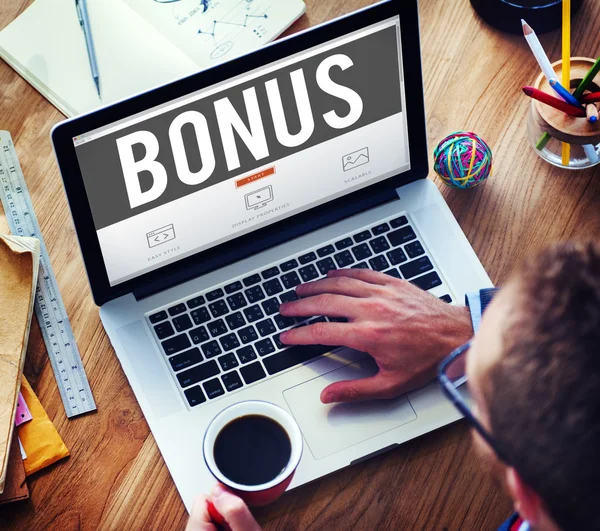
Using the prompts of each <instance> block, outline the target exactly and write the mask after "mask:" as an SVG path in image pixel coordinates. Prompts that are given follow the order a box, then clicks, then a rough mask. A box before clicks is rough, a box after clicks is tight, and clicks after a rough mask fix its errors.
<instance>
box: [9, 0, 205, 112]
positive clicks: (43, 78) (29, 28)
mask: <svg viewBox="0 0 600 531" xmlns="http://www.w3.org/2000/svg"><path fill="white" fill-rule="evenodd" d="M88 12H89V15H90V20H91V26H92V35H93V39H94V45H95V49H96V57H97V60H98V70H99V73H100V87H101V94H102V98H101V99H100V98H99V97H98V93H97V91H96V86H95V84H94V81H93V79H92V74H91V70H90V64H89V60H88V55H87V51H86V45H85V38H84V34H83V30H82V29H81V26H80V25H79V20H78V18H77V11H76V9H75V1H74V0H36V1H35V2H34V3H33V4H32V5H31V6H30V7H29V8H28V9H27V10H26V11H25V12H24V13H23V14H21V16H19V17H18V18H17V19H16V20H15V21H13V22H12V23H11V24H9V25H8V26H7V27H6V28H5V29H4V30H3V31H2V32H0V56H2V57H3V58H4V59H5V60H6V61H7V62H8V63H9V64H10V65H11V66H12V67H13V68H15V70H16V71H17V72H19V74H21V75H22V76H23V77H24V78H25V79H26V80H27V81H29V82H30V83H31V84H32V85H33V86H34V87H35V88H36V89H37V90H39V91H40V92H41V93H42V94H43V95H44V96H45V97H47V98H48V99H49V100H50V101H51V103H53V104H54V105H55V106H56V107H57V108H58V109H59V110H60V111H61V112H63V113H64V114H66V115H67V116H73V115H76V114H80V113H84V112H88V111H91V110H93V109H95V108H97V107H100V106H102V105H106V104H109V103H113V102H115V101H117V100H120V99H123V98H126V97H128V96H131V95H133V94H136V93H138V92H143V91H146V90H148V89H150V88H152V87H155V86H157V85H161V84H164V83H167V82H169V81H171V80H173V79H177V78H179V77H183V76H186V75H189V74H191V73H193V72H195V71H197V70H198V68H197V67H196V65H195V64H194V63H193V62H192V61H191V60H190V59H189V58H187V57H186V56H185V55H184V54H183V53H182V52H181V51H180V50H179V49H178V48H177V47H175V46H174V45H172V44H171V43H170V42H169V41H168V40H167V39H165V38H164V37H163V36H162V35H161V34H160V33H158V32H157V31H156V30H154V28H153V27H152V26H151V25H150V24H148V23H147V22H146V21H145V20H144V19H142V18H141V17H139V16H138V15H136V14H135V13H134V12H133V11H132V10H130V9H128V8H127V7H126V6H124V5H123V3H122V2H121V1H120V0H88Z"/></svg>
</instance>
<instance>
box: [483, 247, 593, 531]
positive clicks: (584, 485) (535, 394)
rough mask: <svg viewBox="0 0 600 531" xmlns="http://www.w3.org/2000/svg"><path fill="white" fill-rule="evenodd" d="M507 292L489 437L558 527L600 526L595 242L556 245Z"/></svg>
mask: <svg viewBox="0 0 600 531" xmlns="http://www.w3.org/2000/svg"><path fill="white" fill-rule="evenodd" d="M512 287H513V288H515V291H517V292H518V294H517V298H516V301H515V303H514V313H513V317H511V318H510V322H508V323H507V324H506V328H505V330H504V333H503V355H502V358H501V360H500V361H499V362H498V363H497V364H496V365H495V366H494V367H493V368H492V369H491V370H490V374H489V377H490V383H491V385H490V387H489V393H490V394H489V398H488V409H489V414H490V422H491V429H492V433H493V434H494V438H495V439H496V440H497V442H498V446H499V448H500V449H501V450H502V451H503V452H504V454H505V455H506V457H507V459H508V461H509V463H508V464H510V465H511V466H514V467H515V469H516V470H517V472H518V473H519V475H520V476H521V477H522V479H523V480H524V481H525V483H526V484H527V485H529V486H530V487H531V488H533V489H534V490H535V491H536V492H537V493H538V495H539V496H540V497H541V499H542V500H543V502H544V504H545V506H546V509H547V510H548V512H549V514H550V515H551V517H552V518H553V520H554V521H555V522H556V524H557V525H558V526H560V527H561V529H563V530H565V531H571V530H581V529H600V499H599V497H598V495H599V493H600V487H599V485H600V245H599V244H595V243H588V244H577V243H563V244H558V245H554V246H553V247H550V248H549V249H547V250H546V251H544V252H542V253H541V254H539V255H537V256H536V257H534V258H531V259H529V260H528V261H526V263H525V264H524V266H523V267H522V268H521V269H520V270H519V273H518V274H517V276H516V277H515V278H514V282H513V286H512Z"/></svg>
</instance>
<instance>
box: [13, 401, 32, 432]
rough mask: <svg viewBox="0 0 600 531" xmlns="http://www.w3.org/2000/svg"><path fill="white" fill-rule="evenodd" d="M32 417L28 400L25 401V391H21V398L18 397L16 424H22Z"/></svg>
mask: <svg viewBox="0 0 600 531" xmlns="http://www.w3.org/2000/svg"><path fill="white" fill-rule="evenodd" d="M32 418H33V417H32V416H31V411H29V408H28V407H27V402H25V399H24V398H23V393H19V398H18V399H17V414H16V415H15V426H20V425H21V424H23V423H24V422H27V421H29V420H31V419H32Z"/></svg>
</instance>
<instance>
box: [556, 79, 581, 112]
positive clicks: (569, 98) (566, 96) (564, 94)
mask: <svg viewBox="0 0 600 531" xmlns="http://www.w3.org/2000/svg"><path fill="white" fill-rule="evenodd" d="M550 86H551V87H552V89H553V90H554V91H555V92H556V93H557V94H558V95H559V96H560V97H561V98H562V99H563V100H565V101H566V102H567V103H569V104H571V105H574V106H575V107H581V103H579V101H577V100H576V99H575V98H574V97H573V94H571V93H570V92H569V91H568V90H567V89H566V88H565V87H563V86H562V85H561V84H560V83H559V82H558V79H551V80H550Z"/></svg>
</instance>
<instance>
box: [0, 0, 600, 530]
mask: <svg viewBox="0 0 600 531" xmlns="http://www.w3.org/2000/svg"><path fill="white" fill-rule="evenodd" d="M29 3H30V0H19V1H17V0H0V28H2V27H4V26H5V25H6V24H8V23H9V22H11V21H12V20H13V19H14V18H15V17H16V16H17V15H18V14H19V13H20V12H22V11H23V10H24V9H25V8H26V7H27V5H28V4H29ZM370 3H371V2H370V1H369V0H307V1H306V4H307V14H306V15H305V16H304V17H303V18H302V19H301V20H300V21H298V22H297V23H296V24H295V25H294V26H293V27H292V29H291V31H292V32H293V31H297V30H300V29H304V28H306V27H308V26H312V25H315V24H318V23H320V22H322V21H325V20H330V19H332V18H334V17H336V16H338V15H342V14H344V13H347V12H349V11H352V10H354V9H357V8H360V7H363V6H365V5H368V4H370ZM594 3H595V2H594V0H586V2H585V5H584V7H583V8H582V10H581V12H580V13H579V14H578V16H577V17H576V18H575V19H574V25H573V43H572V49H573V54H574V55H585V56H588V57H596V56H598V55H599V54H600V41H598V40H597V39H596V38H595V37H596V36H597V35H598V33H599V32H600V10H598V9H594V8H593V4H594ZM420 4H421V5H420V12H421V27H422V48H423V65H424V79H425V97H426V108H427V133H428V138H429V148H430V152H431V151H432V150H433V148H434V146H435V144H436V142H437V141H439V140H440V139H441V138H442V137H443V136H445V135H446V134H448V133H450V132H452V131H455V130H460V129H463V130H472V131H476V132H477V133H478V134H480V135H481V136H482V137H483V138H485V139H486V140H487V141H488V143H489V144H490V145H491V146H492V149H493V152H494V156H495V160H494V166H495V172H494V175H493V177H492V178H491V179H490V180H489V182H487V183H486V184H485V185H483V186H481V187H479V188H478V189H474V190H470V191H457V190H450V189H448V188H445V187H443V185H442V184H441V183H440V181H439V179H436V183H437V184H438V185H439V186H440V187H441V189H442V192H443V194H444V197H445V198H446V200H447V201H448V203H449V204H450V207H451V208H452V211H453V212H454V214H455V216H456V217H457V218H458V221H459V223H460V225H461V227H462V228H463V230H464V231H465V233H466V235H467V237H468V239H469V241H470V242H471V244H472V245H473V247H474V249H475V251H476V252H477V254H478V255H479V257H480V259H481V261H482V263H483V265H484V266H485V268H486V269H487V271H488V272H489V274H490V276H491V278H492V280H493V281H494V282H495V283H502V282H503V281H504V280H505V279H506V278H507V277H508V276H509V274H510V273H511V271H512V269H513V267H514V265H515V264H516V263H518V262H519V261H520V260H521V259H522V257H523V256H524V255H525V254H527V253H530V252H533V251H535V250H538V249H541V248H542V247H544V246H545V245H547V244H549V243H551V242H554V241H557V240H561V239H567V238H586V237H590V236H592V235H597V234H599V233H600V209H599V208H598V205H599V202H600V197H599V196H600V172H599V171H598V170H587V171H581V172H567V171H563V170H560V169H557V168H554V167H552V166H550V165H548V164H546V163H545V162H543V161H542V160H541V159H539V158H538V157H537V156H536V155H535V154H534V152H533V150H532V148H531V147H530V146H529V145H528V143H527V141H526V117H527V111H528V101H527V98H525V97H524V96H522V95H521V92H520V87H521V86H522V85H525V84H531V83H532V82H533V80H534V79H535V78H536V76H537V74H538V67H537V65H536V63H535V61H534V59H533V57H532V56H531V54H530V52H529V49H528V48H527V45H526V43H525V41H524V39H523V38H522V37H520V36H509V35H506V34H503V33H500V32H498V31H496V30H494V29H492V28H490V27H488V26H486V25H485V24H484V23H482V22H481V21H480V20H479V19H478V18H477V17H476V15H475V14H474V13H473V11H472V9H471V6H470V4H469V2H468V0H446V1H440V0H421V2H420ZM542 42H543V44H544V46H545V47H546V50H547V52H548V54H549V56H550V58H551V59H552V60H556V59H559V58H560V36H559V34H558V32H555V33H551V34H549V35H545V36H543V37H542ZM62 118H63V116H62V115H61V114H60V113H59V112H58V111H57V110H56V109H54V107H52V106H51V105H50V104H49V103H48V102H47V101H46V100H45V99H44V98H43V97H42V96H40V95H39V94H38V93H37V92H36V91H35V90H34V89H33V88H32V87H31V86H29V85H28V84H27V83H26V82H25V81H23V79H21V78H20V77H19V76H18V75H17V74H16V73H15V72H14V71H13V70H12V69H11V68H10V67H9V66H8V65H6V64H4V63H1V64H0V128H1V129H6V130H8V131H10V132H11V134H12V136H13V139H14V141H15V144H16V147H17V151H18V153H19V157H20V161H21V164H22V167H23V170H24V173H25V176H26V179H27V183H28V187H29V190H30V192H31V195H32V198H33V202H34V205H35V208H36V211H37V215H38V218H39V221H40V224H41V228H42V232H43V234H44V237H45V241H46V245H47V247H48V251H49V253H50V256H51V259H52V262H53V265H54V269H55V271H56V274H57V277H58V283H59V285H60V289H61V292H62V296H63V298H64V300H65V304H66V306H67V311H68V313H69V315H70V317H71V321H72V324H73V329H74V331H75V336H76V339H77V343H78V345H79V348H80V350H81V352H82V357H83V362H84V365H85V368H86V370H87V374H88V376H89V380H90V384H91V387H92V390H93V392H94V396H95V398H96V402H97V405H98V412H97V413H95V414H92V415H88V416H85V417H82V418H77V419H74V420H67V418H66V416H65V413H64V410H63V406H62V402H61V400H60V396H59V393H58V390H57V386H56V382H55V380H54V376H53V373H52V369H51V367H50V364H49V363H48V359H47V356H46V352H45V348H44V344H43V341H42V340H41V335H40V332H39V328H38V326H37V323H34V325H33V327H32V332H31V340H30V346H29V350H28V355H27V362H26V369H25V373H26V375H27V377H28V378H29V379H30V381H31V383H32V385H33V386H34V389H35V390H36V392H37V393H38V395H39V397H40V399H41V401H42V403H43V404H44V406H45V407H46V410H47V412H48V414H49V416H50V418H51V419H52V420H53V421H54V423H55V425H56V427H57V429H58V431H59V432H60V434H61V435H62V437H63V439H64V440H65V442H66V444H67V446H68V447H69V449H70V451H71V457H70V458H69V459H67V460H64V461H62V462H60V463H58V464H56V465H54V466H53V467H50V469H47V470H45V471H42V472H41V473H39V474H37V475H35V476H34V477H32V478H30V479H29V488H30V491H31V498H30V500H28V501H26V502H21V503H18V504H13V505H11V506H7V507H2V508H0V528H1V529H5V530H6V529H27V530H29V531H34V530H46V529H57V530H61V531H68V530H75V529H86V530H88V529H89V530H95V529H119V530H121V529H122V530H125V529H127V530H130V529H131V530H133V529H183V527H184V525H185V522H186V521H187V515H186V512H185V509H184V506H183V503H182V502H181V500H180V498H179V496H178V494H177V491H176V489H175V486H174V484H173V481H172V480H171V478H170V476H169V473H168V471H167V469H166V467H165V465H164V463H163V460H162V458H161V456H160V453H159V451H158V449H157V446H156V444H155V442H154V439H153V437H152V435H151V433H150V430H149V428H148V425H147V423H146V421H145V420H144V417H143V416H142V413H141V411H140V408H139V406H138V404H137V402H136V399H135V397H134V395H133V392H132V390H131V388H130V387H129V385H128V383H127V380H126V379H125V375H124V374H123V371H122V370H121V367H120V365H119V363H118V361H117V358H116V356H115V355H114V353H113V349H112V348H111V345H110V343H109V341H108V338H107V336H106V334H105V332H104V330H103V328H102V325H101V323H100V318H99V315H98V308H97V307H96V306H95V305H94V302H93V301H92V297H91V295H90V291H89V288H88V285H87V280H86V275H85V271H84V267H83V262H82V259H81V255H80V252H79V248H78V245H77V241H76V237H75V232H74V229H73V225H72V222H71V217H70V214H69V211H68V208H67V202H66V198H65V195H64V192H63V189H62V184H61V179H60V176H59V173H58V169H57V166H56V163H55V161H54V157H53V154H52V150H51V146H50V140H49V132H50V129H51V127H52V126H53V125H54V124H55V123H56V122H58V121H60V120H61V119H62ZM432 178H433V176H432ZM0 212H1V209H0ZM6 231H7V225H6V220H5V218H4V216H3V214H0V232H6ZM34 321H35V319H34ZM510 510H511V505H510V503H509V501H508V500H507V499H506V497H505V496H504V495H503V494H501V493H500V492H499V490H498V489H497V487H496V485H495V483H494V482H493V481H492V480H491V479H490V477H488V475H487V474H486V472H485V471H484V470H482V469H481V467H480V464H479V463H478V462H477V460H476V458H475V455H474V453H473V451H472V449H471V447H470V439H469V432H468V430H467V427H466V425H465V424H464V423H462V422H459V423H457V424H455V425H452V426H450V427H447V428H445V429H442V430H439V431H438V432H435V433H430V434H428V435H426V436H424V437H422V438H420V439H418V440H415V441H412V442H410V443H408V444H405V445H403V446H401V447H399V448H398V449H396V450H394V451H393V452H390V453H388V454H385V455H382V456H379V457H377V458H374V459H372V460H370V461H368V462H366V463H364V464H361V465H358V466H354V467H351V468H348V469H345V470H342V471H339V472H337V473H335V474H332V475H331V476H328V477H326V478H323V479H322V480H320V481H317V482H315V483H313V484H311V485H307V486H304V487H301V488H299V489H297V490H295V491H293V492H290V493H287V494H286V495H285V496H284V497H283V498H282V499H280V500H279V501H278V502H277V503H275V504H274V505H272V506H270V507H268V508H264V509H261V510H258V511H256V515H257V518H258V520H259V521H260V523H261V524H262V525H263V526H264V528H265V529H268V530H275V529H278V530H294V529H312V530H316V529H327V530H338V529H340V530H349V529H355V530H359V529H364V530H372V529H377V530H384V529H407V530H417V529H439V530H442V529H444V530H446V529H447V530H459V529H460V530H471V529H472V530H480V529H481V530H487V529H489V530H495V529H496V528H497V526H498V525H499V524H500V523H501V521H503V519H504V518H506V517H507V516H508V515H509V513H510Z"/></svg>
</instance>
